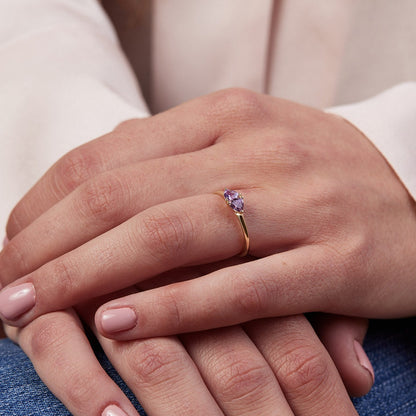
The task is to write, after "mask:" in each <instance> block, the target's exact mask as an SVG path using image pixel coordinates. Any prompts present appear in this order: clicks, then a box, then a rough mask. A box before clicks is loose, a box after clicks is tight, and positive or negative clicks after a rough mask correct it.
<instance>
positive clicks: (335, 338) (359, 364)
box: [312, 314, 374, 397]
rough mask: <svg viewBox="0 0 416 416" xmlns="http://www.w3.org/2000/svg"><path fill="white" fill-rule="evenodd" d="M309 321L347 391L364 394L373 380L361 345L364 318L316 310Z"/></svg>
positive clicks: (364, 331)
mask: <svg viewBox="0 0 416 416" xmlns="http://www.w3.org/2000/svg"><path fill="white" fill-rule="evenodd" d="M312 322H313V325H314V328H315V330H316V332H317V334H318V336H319V338H320V339H321V341H322V343H323V344H324V345H325V348H326V349H327V351H328V352H329V355H330V356H331V358H332V360H333V361H334V363H335V365H336V367H337V369H338V371H339V373H340V375H341V377H342V380H343V382H344V385H345V387H346V388H347V390H348V392H349V393H350V395H351V396H354V397H359V396H364V395H365V394H367V393H368V392H369V391H370V389H371V387H372V386H373V384H374V370H373V366H372V365H371V362H370V360H369V358H368V357H367V354H366V353H365V351H364V349H363V347H362V343H363V341H364V337H365V334H366V332H367V327H368V320H367V319H362V318H350V317H346V316H339V315H326V314H325V315H324V314H318V316H316V317H314V318H313V321H312Z"/></svg>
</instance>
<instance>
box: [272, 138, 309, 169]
mask: <svg viewBox="0 0 416 416" xmlns="http://www.w3.org/2000/svg"><path fill="white" fill-rule="evenodd" d="M269 140H270V141H272V139H269ZM274 140H275V143H274V146H273V149H274V153H272V154H273V155H275V164H276V165H277V166H279V167H280V169H281V170H283V171H284V172H285V173H292V172H299V170H300V169H303V170H304V169H305V167H306V166H309V165H310V163H311V159H312V154H311V151H310V150H309V148H310V146H309V145H308V144H307V143H306V142H305V140H303V139H301V138H299V137H296V136H293V133H281V132H280V134H279V135H278V137H277V136H276V137H275V138H274ZM269 157H270V156H269Z"/></svg>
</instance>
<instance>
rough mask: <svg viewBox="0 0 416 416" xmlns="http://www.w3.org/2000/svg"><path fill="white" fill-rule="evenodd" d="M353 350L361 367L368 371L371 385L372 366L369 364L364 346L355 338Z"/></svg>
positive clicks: (372, 381)
mask: <svg viewBox="0 0 416 416" xmlns="http://www.w3.org/2000/svg"><path fill="white" fill-rule="evenodd" d="M354 351H355V354H356V356H357V360H358V362H359V363H360V365H361V367H363V368H364V370H366V371H367V372H368V373H369V375H370V377H371V385H373V384H374V380H375V376H374V369H373V366H372V364H371V361H370V359H369V358H368V355H367V354H366V352H365V351H364V348H363V347H362V345H361V344H360V343H359V342H358V341H357V340H354Z"/></svg>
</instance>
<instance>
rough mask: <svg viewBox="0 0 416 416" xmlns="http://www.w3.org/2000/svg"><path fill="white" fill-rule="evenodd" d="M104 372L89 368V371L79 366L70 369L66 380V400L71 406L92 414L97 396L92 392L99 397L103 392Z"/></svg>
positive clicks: (82, 412) (81, 411)
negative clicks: (93, 394) (94, 396)
mask: <svg viewBox="0 0 416 416" xmlns="http://www.w3.org/2000/svg"><path fill="white" fill-rule="evenodd" d="M103 382H104V380H103V374H102V371H101V370H100V369H92V368H89V369H88V372H86V371H79V368H77V369H74V370H72V371H70V373H69V374H67V377H66V380H65V391H64V392H63V394H64V395H65V396H66V402H67V403H70V404H71V408H73V409H77V410H78V411H79V412H80V413H81V414H92V409H91V408H94V407H96V406H95V403H94V402H95V398H92V397H91V396H92V393H93V392H96V393H97V397H99V393H100V392H102V386H103Z"/></svg>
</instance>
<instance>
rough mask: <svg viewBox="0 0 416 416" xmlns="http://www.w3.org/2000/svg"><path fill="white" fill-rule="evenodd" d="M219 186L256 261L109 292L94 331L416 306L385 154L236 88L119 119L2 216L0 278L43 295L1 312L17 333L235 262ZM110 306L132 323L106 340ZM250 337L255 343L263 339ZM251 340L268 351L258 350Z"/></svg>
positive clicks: (405, 217) (233, 230) (232, 223)
mask: <svg viewBox="0 0 416 416" xmlns="http://www.w3.org/2000/svg"><path fill="white" fill-rule="evenodd" d="M253 140H255V143H256V145H255V146H253ZM138 155H139V156H138ZM357 155H358V156H357ZM184 178H186V181H185V180H183V179H184ZM226 186H227V187H231V188H233V189H238V190H239V191H241V192H242V193H243V194H244V196H245V199H246V204H247V212H246V214H245V216H246V221H247V224H248V227H249V232H250V239H251V249H250V254H251V255H252V256H254V257H255V258H254V259H253V258H252V259H251V260H252V261H250V262H248V263H246V262H245V263H243V264H237V265H232V266H228V267H225V268H220V269H217V270H215V271H210V272H208V273H207V274H203V276H204V277H203V278H198V279H192V280H189V281H183V282H169V284H167V285H162V286H161V287H155V288H154V289H151V290H147V291H143V292H140V293H133V294H130V295H129V296H128V297H126V298H122V299H119V300H116V301H111V303H108V304H106V305H104V306H103V307H101V309H99V311H98V313H97V315H96V322H95V323H96V328H97V331H98V333H99V334H100V335H99V336H100V337H101V338H102V339H104V338H103V336H105V337H107V338H110V337H111V338H114V339H118V340H134V339H137V338H144V337H149V336H154V335H173V334H176V333H187V332H190V331H195V330H206V329H211V328H216V327H223V326H232V325H235V324H238V323H244V322H248V321H252V320H253V319H259V318H267V317H271V316H278V315H289V314H298V313H301V312H309V311H321V310H323V311H328V312H336V313H344V314H352V315H362V316H390V317H395V316H405V315H406V314H411V313H413V312H414V310H413V308H414V305H412V304H411V303H412V302H410V294H409V289H408V286H409V284H411V283H413V284H414V282H412V281H411V280H412V279H411V271H412V270H413V269H414V264H413V263H414V260H413V263H412V260H411V259H412V258H416V257H415V256H414V255H413V257H412V256H411V255H412V254H414V253H413V251H414V248H413V247H412V245H411V244H406V243H407V241H408V240H409V238H410V236H411V235H412V234H413V232H414V229H415V215H414V206H413V204H412V201H411V200H410V198H409V196H408V195H407V193H406V191H405V189H404V188H403V186H402V185H401V183H400V182H399V181H398V179H397V178H396V176H395V175H394V173H393V172H392V171H391V169H390V168H389V166H388V165H387V163H386V162H385V160H384V159H383V158H382V156H381V155H380V154H379V153H378V152H377V150H376V149H374V148H373V146H372V145H371V144H370V143H369V142H368V141H367V140H366V139H365V138H364V137H363V136H362V135H361V133H359V132H358V131H357V130H356V129H355V128H354V127H353V126H350V125H349V124H347V123H345V122H344V121H343V120H340V119H338V118H337V117H334V116H331V115H327V114H324V113H321V112H320V111H317V110H312V109H309V108H307V107H303V106H299V105H297V104H294V103H290V102H286V101H283V100H278V99H274V98H271V97H265V96H261V95H257V94H254V93H251V92H247V91H244V90H231V91H223V92H219V93H217V94H213V95H210V96H207V97H202V98H200V99H197V100H195V101H193V102H190V103H188V104H185V105H183V106H180V107H178V108H175V109H173V110H170V111H168V112H166V113H163V114H160V115H158V116H155V117H152V118H150V119H148V120H135V121H131V122H128V123H125V124H123V125H122V126H120V127H119V128H118V129H116V131H115V132H113V133H111V134H109V135H107V136H104V137H102V138H100V139H97V140H96V141H93V142H91V143H89V144H87V145H85V146H83V147H82V148H79V149H76V150H75V151H73V152H71V153H70V154H68V155H67V156H66V157H64V158H63V159H62V160H61V161H59V162H58V163H57V164H56V165H54V167H52V168H51V170H50V171H49V172H48V173H47V174H46V175H45V176H44V177H43V178H42V179H41V180H40V181H39V182H38V184H37V185H36V186H35V187H34V188H33V189H32V190H31V191H30V192H29V193H28V195H26V197H25V198H24V199H23V200H22V201H21V202H20V203H19V204H18V206H17V207H16V208H15V210H14V211H13V213H12V215H11V217H10V221H9V224H8V228H7V233H8V236H9V238H11V241H10V243H9V244H8V245H7V247H6V248H5V250H3V252H2V253H1V254H0V270H1V272H0V274H1V275H0V277H1V282H2V284H3V285H6V284H10V286H9V287H12V286H16V285H18V284H21V283H31V284H33V285H34V288H35V291H36V304H35V306H34V307H33V308H32V309H30V310H29V311H27V312H26V313H24V314H23V315H20V316H18V317H17V319H14V320H7V319H5V321H6V322H7V323H8V324H11V325H17V326H23V325H26V324H28V323H29V322H31V321H32V320H34V319H35V318H37V317H39V316H41V315H43V314H46V315H45V316H48V312H52V311H55V310H61V309H63V308H67V307H69V306H72V305H79V302H83V301H87V300H88V299H89V298H90V297H91V294H93V296H101V295H105V294H110V293H112V292H114V291H115V290H119V289H123V288H125V287H129V286H131V285H132V284H137V283H140V282H142V283H143V282H145V281H147V280H149V279H152V278H154V277H155V276H159V275H160V274H161V273H165V272H167V271H169V270H175V269H177V268H183V267H189V266H190V265H198V264H204V263H210V262H215V261H220V260H224V259H227V258H230V257H232V256H235V255H237V254H238V253H239V252H240V251H241V234H240V230H239V229H238V224H237V223H236V219H235V216H234V214H233V213H232V211H231V210H230V209H229V208H227V207H226V206H225V205H224V201H222V200H221V198H220V197H218V195H213V193H214V192H215V191H217V190H219V189H223V188H225V187H226ZM155 190H157V192H155ZM381 190H382V191H383V192H381ZM195 207H198V209H195ZM352 214H353V215H352ZM393 214H394V215H393ZM398 214H399V215H398ZM276 219H278V220H276ZM380 224H381V226H380ZM385 224H387V225H385ZM391 230H395V233H394V234H393V236H392V235H391V234H392V233H391ZM386 241H389V244H383V243H385V242H386ZM403 242H404V244H403ZM376 243H377V244H376ZM399 243H400V244H399ZM386 247H388V248H386ZM399 248H400V250H399ZM383 250H384V251H383ZM137 253H140V255H138V254H137ZM394 254H397V255H399V254H400V259H398V260H397V264H398V263H399V260H400V261H401V263H400V266H401V267H400V271H401V274H400V277H401V280H400V281H399V282H397V281H394V284H392V281H391V275H392V274H393V273H396V272H397V270H398V268H397V264H391V258H394ZM91 258H94V259H96V260H97V261H96V262H94V264H92V263H91V261H90V259H91ZM257 258H258V259H257ZM22 259H24V261H22ZM369 260H371V261H369ZM402 260H405V261H404V262H403V261H402ZM101 266H103V267H101ZM79 270H82V273H79V272H77V271H79ZM22 276H23V277H22ZM380 276H381V277H380ZM81 277H82V278H81ZM115 277H117V279H115ZM16 279H17V280H16ZM12 282H13V283H12ZM406 285H407V286H406ZM405 287H406V290H404V288H405ZM6 290H7V288H6ZM56 293H59V294H60V296H59V297H56V296H54V295H55V294H56ZM115 306H116V307H119V306H128V307H131V308H132V309H133V310H134V312H135V314H136V316H137V322H138V324H137V325H136V326H135V327H134V328H132V329H131V330H129V331H125V332H123V333H121V332H118V333H116V334H108V333H105V332H104V331H103V328H102V327H101V321H100V317H101V314H102V312H103V311H106V310H108V309H110V308H114V307H115ZM90 315H91V313H90V314H89V315H88V316H87V317H86V318H85V319H87V320H91V316H90ZM288 319H289V318H288ZM290 319H295V318H290ZM297 319H300V318H297ZM302 319H304V318H302ZM36 321H37V320H36V319H35V320H34V321H33V322H34V323H35V322H36ZM264 322H267V323H269V320H268V319H265V320H264ZM278 322H281V320H279V319H276V322H275V323H274V324H275V325H278ZM265 325H266V324H265ZM260 326H261V325H260ZM28 327H30V325H29V326H28ZM28 327H26V328H28ZM26 328H25V329H23V330H22V331H25V330H26ZM265 328H266V329H267V331H266V329H265V330H264V331H265V332H266V333H270V332H272V331H271V329H270V328H269V327H265ZM9 330H10V329H9ZM10 331H19V330H10ZM214 331H220V330H214ZM230 331H231V333H232V335H233V336H234V337H236V336H238V337H242V336H243V335H244V334H243V335H241V332H239V334H240V335H235V333H234V332H233V331H235V329H232V330H230ZM240 331H241V330H240ZM304 331H306V332H307V329H306V327H304ZM244 333H245V334H247V330H246V329H244ZM245 336H247V335H244V336H243V338H244V337H245ZM230 337H231V339H232V340H234V339H233V338H232V336H231V335H230ZM191 338H192V337H191ZM249 338H250V340H251V341H250V342H251V343H253V342H254V341H253V338H255V339H257V340H258V339H261V336H259V335H258V334H257V335H252V336H251V337H250V336H249ZM169 339H170V338H169ZM239 339H240V338H239ZM244 339H245V340H246V341H245V342H247V339H246V338H244ZM103 342H112V341H108V340H107V341H103ZM143 342H146V341H143ZM168 342H170V341H168ZM195 342H196V341H195ZM206 342H207V343H208V344H209V343H210V342H212V339H211V338H209V337H208V338H207V341H206ZM259 342H260V341H259ZM276 342H277V341H276ZM264 343H265V344H267V342H266V341H264ZM111 345H117V344H111ZM134 345H140V343H137V344H134ZM175 345H176V344H175ZM226 345H227V342H225V347H226ZM244 345H246V344H244ZM250 345H252V344H250ZM255 345H256V346H257V354H258V352H259V351H260V353H261V354H260V355H261V357H263V359H266V358H267V357H265V355H266V356H267V353H266V352H265V351H266V350H267V348H266V346H263V344H262V345H261V346H260V345H257V344H255ZM314 345H315V344H314ZM317 345H318V344H316V345H315V347H316V348H317ZM187 348H188V350H191V349H192V347H189V346H188V347H187ZM192 350H193V349H192ZM193 351H198V349H197V348H195V350H193ZM201 351H202V349H201ZM219 351H220V352H221V353H222V350H221V349H220V350H219ZM319 351H320V354H319V356H322V354H323V352H322V350H319ZM110 352H111V350H110ZM118 352H120V351H118ZM252 352H253V351H252ZM195 354H197V353H195ZM191 355H192V354H191ZM220 355H221V354H220ZM118 356H120V354H115V355H114V357H118ZM198 357H199V356H198V355H195V357H192V358H193V362H194V365H197V364H196V363H197V362H199V358H198ZM327 358H328V357H327ZM114 360H116V358H114V359H113V361H114ZM266 361H267V359H266ZM273 365H274V363H271V364H270V363H269V369H270V371H271V372H272V374H274V377H277V379H278V384H280V387H282V386H281V384H284V381H282V380H281V375H280V376H278V375H277V374H276V373H278V370H277V369H276V368H275V367H273ZM119 371H120V370H119ZM207 371H208V373H207V375H206V378H207V379H209V370H207ZM331 371H332V370H331ZM331 371H329V374H331ZM121 373H122V371H121ZM313 373H314V372H313V371H312V372H309V374H313ZM269 375H270V373H269ZM367 376H368V374H367ZM367 379H368V378H367ZM339 381H340V380H337V383H335V385H338V382H339ZM207 383H209V382H207ZM192 384H193V383H192V382H191V383H190V384H189V385H192ZM333 384H334V383H333ZM220 390H223V389H220ZM295 390H296V389H295ZM276 391H277V390H276ZM276 391H275V392H276ZM272 396H275V397H276V394H273V395H272ZM277 396H278V395H277ZM280 397H281V396H280ZM285 397H287V393H286V394H285ZM340 397H342V398H343V399H345V395H343V396H342V395H341V396H340ZM289 401H290V400H289ZM337 405H338V403H337ZM289 406H293V404H292V403H290V404H289ZM320 410H321V411H322V409H320ZM227 411H228V410H227ZM240 411H241V409H240ZM296 411H297V410H296ZM346 411H347V412H349V411H351V412H353V410H351V409H347V410H346ZM90 414H91V413H90ZM269 414H270V413H269ZM299 414H301V413H299ZM320 414H322V413H320ZM346 414H349V413H346Z"/></svg>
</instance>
